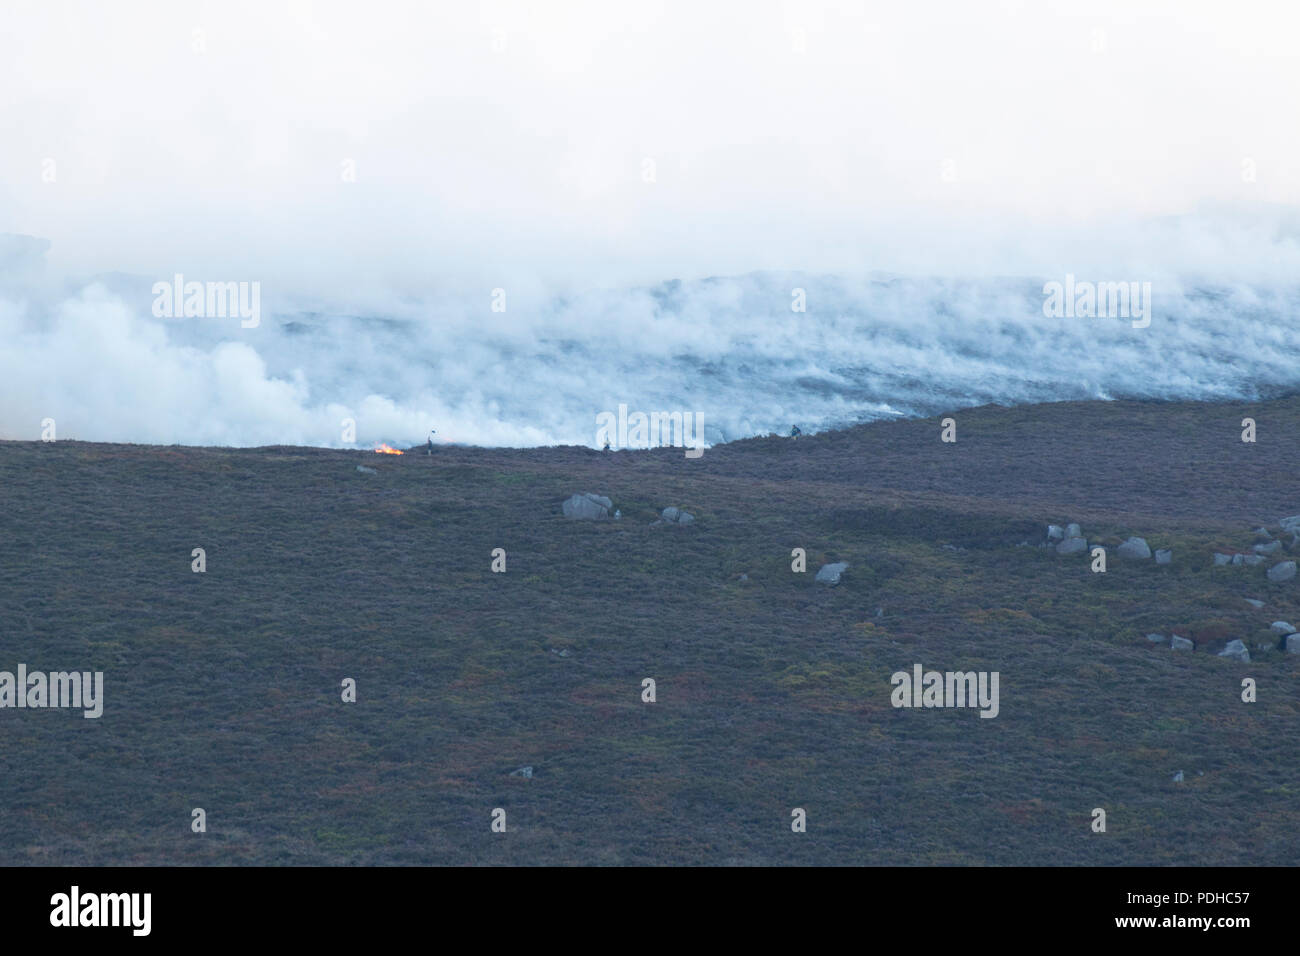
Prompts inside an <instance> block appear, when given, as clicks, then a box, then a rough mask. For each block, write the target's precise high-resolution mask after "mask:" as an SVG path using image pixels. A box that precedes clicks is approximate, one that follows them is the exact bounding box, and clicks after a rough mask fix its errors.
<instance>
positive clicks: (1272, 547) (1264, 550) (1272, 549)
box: [1252, 541, 1282, 554]
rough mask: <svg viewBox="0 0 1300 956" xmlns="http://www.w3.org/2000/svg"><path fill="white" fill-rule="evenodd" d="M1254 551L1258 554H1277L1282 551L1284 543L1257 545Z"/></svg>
mask: <svg viewBox="0 0 1300 956" xmlns="http://www.w3.org/2000/svg"><path fill="white" fill-rule="evenodd" d="M1252 550H1254V552H1255V553H1256V554H1277V553H1278V552H1279V551H1281V550H1282V542H1281V541H1270V542H1269V543H1268V544H1257V545H1255V547H1254V548H1253V549H1252Z"/></svg>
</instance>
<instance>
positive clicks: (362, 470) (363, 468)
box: [357, 465, 379, 475]
mask: <svg viewBox="0 0 1300 956" xmlns="http://www.w3.org/2000/svg"><path fill="white" fill-rule="evenodd" d="M357 471H358V472H360V473H361V474H363V475H377V474H379V472H377V471H375V469H373V468H368V467H367V466H365V465H357Z"/></svg>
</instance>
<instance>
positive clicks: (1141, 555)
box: [1115, 538, 1151, 560]
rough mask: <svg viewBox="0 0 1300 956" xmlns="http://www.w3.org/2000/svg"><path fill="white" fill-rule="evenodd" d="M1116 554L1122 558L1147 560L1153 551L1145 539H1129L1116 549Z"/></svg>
mask: <svg viewBox="0 0 1300 956" xmlns="http://www.w3.org/2000/svg"><path fill="white" fill-rule="evenodd" d="M1115 553H1116V554H1118V555H1119V556H1120V557H1121V558H1129V559H1132V560H1146V559H1147V558H1149V557H1151V549H1150V548H1149V547H1147V542H1146V539H1145V538H1129V539H1128V540H1127V541H1125V542H1124V543H1123V544H1121V545H1120V546H1119V547H1118V548H1116V549H1115Z"/></svg>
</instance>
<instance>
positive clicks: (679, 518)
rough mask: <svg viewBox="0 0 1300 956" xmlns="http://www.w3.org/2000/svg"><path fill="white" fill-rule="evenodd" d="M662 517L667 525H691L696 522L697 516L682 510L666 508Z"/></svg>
mask: <svg viewBox="0 0 1300 956" xmlns="http://www.w3.org/2000/svg"><path fill="white" fill-rule="evenodd" d="M660 517H661V518H662V519H663V521H664V522H665V523H667V524H690V523H691V522H692V521H694V520H695V515H693V514H691V513H690V512H689V511H683V510H682V509H681V508H672V507H669V508H665V509H664V510H663V511H662V512H661V514H660Z"/></svg>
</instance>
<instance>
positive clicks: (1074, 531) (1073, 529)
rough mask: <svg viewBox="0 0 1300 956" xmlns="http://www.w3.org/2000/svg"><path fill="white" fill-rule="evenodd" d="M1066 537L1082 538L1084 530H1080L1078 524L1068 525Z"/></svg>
mask: <svg viewBox="0 0 1300 956" xmlns="http://www.w3.org/2000/svg"><path fill="white" fill-rule="evenodd" d="M1065 536H1066V537H1067V538H1082V537H1083V529H1082V528H1080V527H1079V526H1078V525H1077V524H1067V525H1066V526H1065Z"/></svg>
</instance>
